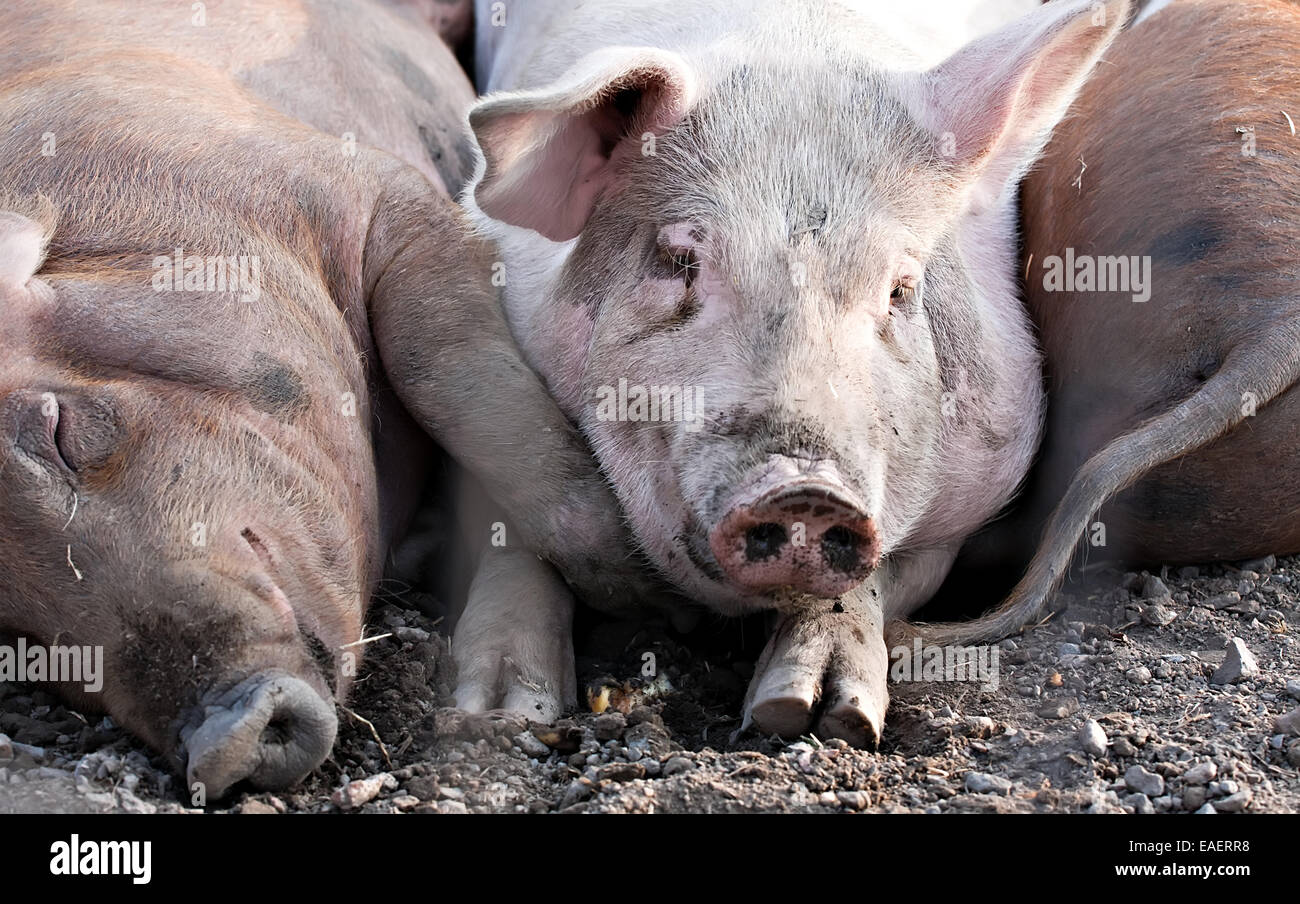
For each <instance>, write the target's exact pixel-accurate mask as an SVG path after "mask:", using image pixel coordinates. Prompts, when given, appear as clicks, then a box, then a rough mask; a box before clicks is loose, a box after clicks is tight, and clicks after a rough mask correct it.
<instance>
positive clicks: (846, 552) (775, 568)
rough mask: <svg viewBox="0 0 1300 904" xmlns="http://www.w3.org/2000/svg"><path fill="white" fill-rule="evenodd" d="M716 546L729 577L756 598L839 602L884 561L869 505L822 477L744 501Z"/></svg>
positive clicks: (714, 538)
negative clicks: (783, 594)
mask: <svg viewBox="0 0 1300 904" xmlns="http://www.w3.org/2000/svg"><path fill="white" fill-rule="evenodd" d="M709 545H710V547H711V548H712V550H713V555H714V556H715V557H716V558H717V560H718V564H719V565H721V566H722V569H723V571H725V572H726V574H727V577H729V578H730V579H731V580H732V581H734V582H735V583H736V584H738V585H739V586H741V587H743V588H744V589H746V590H749V591H753V592H765V591H772V590H781V589H792V590H796V591H800V592H803V593H810V594H813V595H814V596H821V597H833V596H839V595H840V594H842V593H846V592H847V591H849V590H851V589H853V587H855V586H857V584H859V583H860V582H861V581H862V580H863V579H864V578H866V576H867V575H868V574H870V573H871V571H872V569H874V568H875V567H876V565H877V563H878V562H879V560H880V542H879V539H878V538H877V536H876V527H875V523H874V521H873V520H872V518H871V516H870V515H869V514H868V513H867V512H866V510H865V508H864V506H863V505H862V503H860V502H859V501H858V500H857V499H856V498H855V497H854V495H853V494H852V493H851V492H849V491H848V490H847V489H846V488H845V487H843V486H842V485H840V484H838V483H837V482H834V481H831V480H826V479H822V478H820V477H809V478H802V479H796V480H790V481H784V482H781V483H778V484H776V485H775V486H772V485H768V486H766V487H763V486H761V485H760V486H759V487H757V488H756V489H755V490H754V491H753V492H750V493H745V492H743V491H742V492H741V493H739V494H737V496H736V497H734V498H733V501H732V504H731V506H730V508H729V509H728V511H727V512H726V513H725V514H724V515H723V517H722V519H721V520H720V521H719V522H718V524H717V526H716V527H715V528H714V529H713V530H712V532H710V534H709Z"/></svg>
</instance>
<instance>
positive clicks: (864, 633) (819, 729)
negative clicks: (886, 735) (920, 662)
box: [742, 610, 889, 747]
mask: <svg viewBox="0 0 1300 904" xmlns="http://www.w3.org/2000/svg"><path fill="white" fill-rule="evenodd" d="M878 625H879V620H878V619H877V618H872V617H870V616H863V615H860V614H854V613H849V612H835V611H833V610H832V611H831V612H809V613H800V614H797V615H793V616H786V617H785V618H784V619H783V621H782V622H781V623H780V624H778V626H777V627H776V630H774V631H773V632H772V636H771V638H769V640H768V644H767V649H766V650H764V651H763V655H762V657H761V658H760V659H759V662H758V666H757V668H756V669H755V674H754V680H753V681H752V682H751V683H750V689H749V693H748V695H747V698H746V703H745V719H744V724H743V726H742V727H749V726H750V725H753V726H754V727H755V728H757V729H758V730H760V731H762V732H765V733H768V734H776V735H779V736H781V737H783V738H795V737H798V736H799V735H801V734H804V733H806V732H807V731H809V729H810V728H811V729H812V731H813V733H814V734H816V735H817V736H818V737H820V738H840V739H842V740H844V741H847V742H848V743H850V744H852V745H853V746H855V747H874V746H875V745H876V744H878V743H879V741H880V733H881V729H882V728H883V726H884V721H885V710H886V709H887V708H888V706H889V692H888V689H887V686H886V679H887V675H888V664H889V659H888V656H887V654H886V651H885V641H884V636H883V634H882V632H881V631H880V628H879V627H878Z"/></svg>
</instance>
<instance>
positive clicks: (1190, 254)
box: [1147, 220, 1222, 265]
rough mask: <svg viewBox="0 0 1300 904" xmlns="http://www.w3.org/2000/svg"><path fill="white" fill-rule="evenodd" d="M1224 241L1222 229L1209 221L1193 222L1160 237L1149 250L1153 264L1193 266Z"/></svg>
mask: <svg viewBox="0 0 1300 904" xmlns="http://www.w3.org/2000/svg"><path fill="white" fill-rule="evenodd" d="M1221 239H1222V229H1221V228H1220V227H1219V226H1218V225H1217V224H1215V223H1212V222H1210V221H1208V220H1193V221H1192V222H1190V223H1184V224H1183V225H1182V226H1179V227H1177V228H1175V229H1171V230H1170V231H1169V232H1166V233H1165V234H1164V235H1162V236H1160V237H1159V238H1158V239H1156V240H1155V242H1154V243H1153V244H1152V245H1151V247H1150V248H1149V249H1148V251H1147V253H1148V254H1150V255H1151V258H1152V262H1153V264H1154V263H1155V262H1159V263H1162V264H1173V265H1183V264H1192V263H1195V262H1196V261H1199V260H1202V259H1203V258H1205V257H1206V256H1207V255H1208V254H1209V253H1210V252H1211V251H1212V250H1213V249H1214V248H1215V246H1217V245H1218V244H1219V242H1220V240H1221Z"/></svg>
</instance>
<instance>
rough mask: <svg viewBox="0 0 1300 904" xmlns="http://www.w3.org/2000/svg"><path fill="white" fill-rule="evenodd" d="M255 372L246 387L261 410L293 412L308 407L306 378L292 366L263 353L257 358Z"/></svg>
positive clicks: (286, 413) (276, 412) (287, 413)
mask: <svg viewBox="0 0 1300 904" xmlns="http://www.w3.org/2000/svg"><path fill="white" fill-rule="evenodd" d="M253 371H254V373H253V377H252V379H250V380H249V381H248V383H247V384H245V386H244V390H245V391H246V392H247V393H248V396H249V399H250V400H251V401H252V403H253V405H254V406H255V407H256V408H257V409H258V410H260V411H265V412H267V413H268V414H276V415H293V414H297V413H298V412H300V411H302V410H303V409H304V408H306V407H307V392H306V389H305V388H304V386H303V383H302V378H301V377H300V376H298V374H297V373H296V372H295V371H294V370H293V368H291V367H289V365H287V364H285V363H284V362H283V361H277V360H275V359H274V358H271V357H270V356H268V355H264V354H262V353H260V352H259V353H258V354H257V355H256V356H254V358H253Z"/></svg>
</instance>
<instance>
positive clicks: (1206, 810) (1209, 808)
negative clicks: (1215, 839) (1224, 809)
mask: <svg viewBox="0 0 1300 904" xmlns="http://www.w3.org/2000/svg"><path fill="white" fill-rule="evenodd" d="M1218 812H1219V811H1218V810H1216V809H1214V806H1213V804H1204V805H1202V806H1201V808H1200V809H1199V810H1197V811H1196V814H1195V815H1197V816H1213V815H1214V814H1215V813H1218Z"/></svg>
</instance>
